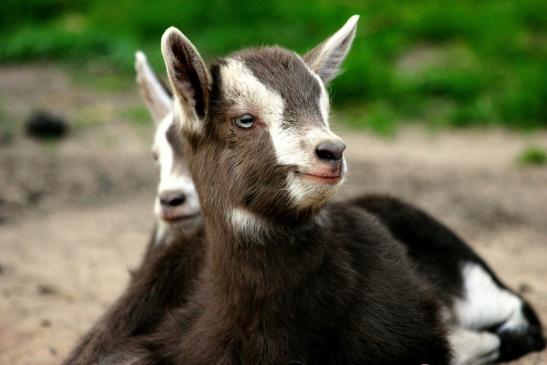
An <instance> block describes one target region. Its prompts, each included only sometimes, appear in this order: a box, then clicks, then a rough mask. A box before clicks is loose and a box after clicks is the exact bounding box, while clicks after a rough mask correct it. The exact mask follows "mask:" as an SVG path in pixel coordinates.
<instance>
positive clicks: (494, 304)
mask: <svg viewBox="0 0 547 365" xmlns="http://www.w3.org/2000/svg"><path fill="white" fill-rule="evenodd" d="M463 278H464V293H463V294H464V295H463V298H457V299H456V300H455V301H454V315H455V320H456V322H457V323H458V324H459V325H461V326H462V327H464V328H469V329H475V330H478V329H482V328H486V327H490V326H493V325H496V324H500V323H502V322H505V323H504V324H503V326H502V328H505V327H506V328H513V329H519V328H525V327H526V326H527V322H526V320H525V319H524V317H523V315H522V309H521V308H522V302H521V300H520V298H518V297H517V296H516V295H514V294H513V293H511V292H509V291H507V290H505V289H503V288H501V287H499V286H498V285H497V284H496V283H495V282H494V280H493V279H492V277H491V276H490V275H489V274H488V273H487V272H486V271H485V270H484V269H483V268H482V267H480V266H479V265H477V264H475V263H467V264H465V266H464V267H463Z"/></svg>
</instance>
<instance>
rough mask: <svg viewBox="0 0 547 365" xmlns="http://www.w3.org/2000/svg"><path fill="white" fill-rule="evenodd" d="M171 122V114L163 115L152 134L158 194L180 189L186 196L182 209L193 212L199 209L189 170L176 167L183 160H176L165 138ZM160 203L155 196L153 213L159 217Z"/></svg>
mask: <svg viewBox="0 0 547 365" xmlns="http://www.w3.org/2000/svg"><path fill="white" fill-rule="evenodd" d="M172 123H173V115H172V114H169V115H168V116H167V117H165V118H164V119H163V120H162V121H161V123H160V124H159V125H158V128H157V129H156V134H155V136H154V145H153V147H152V148H153V150H154V151H155V152H156V154H157V155H158V164H159V167H160V182H159V184H158V196H159V194H161V193H162V192H164V191H180V192H181V193H183V194H184V195H185V197H186V200H185V202H184V206H183V208H184V211H185V212H186V214H195V213H198V212H199V210H200V205H199V200H198V195H197V192H196V189H195V186H194V182H193V181H192V177H191V176H190V171H189V170H188V169H186V168H184V169H183V168H180V166H179V167H178V168H176V167H177V165H182V164H184V163H185V161H178V160H176V158H177V157H176V155H175V152H174V151H173V147H172V146H171V144H170V143H169V141H168V140H167V131H168V130H169V128H170V127H171V124H172ZM160 212H161V205H160V202H159V198H158V197H156V201H155V204H154V213H155V214H156V216H158V217H159V215H160Z"/></svg>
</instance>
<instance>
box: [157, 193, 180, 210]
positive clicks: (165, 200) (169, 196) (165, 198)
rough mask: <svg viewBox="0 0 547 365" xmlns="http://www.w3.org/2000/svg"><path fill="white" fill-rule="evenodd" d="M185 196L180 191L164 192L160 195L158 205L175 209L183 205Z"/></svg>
mask: <svg viewBox="0 0 547 365" xmlns="http://www.w3.org/2000/svg"><path fill="white" fill-rule="evenodd" d="M185 201H186V195H184V193H183V192H180V191H164V192H162V193H160V203H161V205H165V206H168V207H177V206H179V205H182V204H184V202H185Z"/></svg>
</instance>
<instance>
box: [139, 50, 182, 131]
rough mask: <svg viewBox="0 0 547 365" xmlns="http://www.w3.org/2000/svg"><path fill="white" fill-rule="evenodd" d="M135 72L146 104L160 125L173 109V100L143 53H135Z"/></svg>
mask: <svg viewBox="0 0 547 365" xmlns="http://www.w3.org/2000/svg"><path fill="white" fill-rule="evenodd" d="M135 72H136V73H137V78H136V79H137V84H138V85H139V91H140V93H141V96H142V98H143V100H144V103H145V104H146V107H147V108H148V111H150V114H152V118H153V119H154V121H155V122H156V123H160V122H161V121H162V120H163V119H164V118H165V117H166V116H167V115H168V114H169V113H170V112H171V110H172V109H173V100H172V99H171V96H170V95H169V92H168V91H167V90H166V88H165V87H164V85H163V84H162V82H161V81H160V79H158V77H157V76H156V74H155V73H154V71H153V70H152V67H150V64H149V63H148V60H147V58H146V55H145V54H144V53H143V52H141V51H137V53H135Z"/></svg>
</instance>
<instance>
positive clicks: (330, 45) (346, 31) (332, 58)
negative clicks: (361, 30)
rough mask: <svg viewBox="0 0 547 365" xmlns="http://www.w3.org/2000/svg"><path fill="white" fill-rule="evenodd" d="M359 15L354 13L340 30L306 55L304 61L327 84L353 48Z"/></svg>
mask: <svg viewBox="0 0 547 365" xmlns="http://www.w3.org/2000/svg"><path fill="white" fill-rule="evenodd" d="M358 20H359V15H354V16H352V17H351V18H349V20H348V21H347V22H346V24H344V26H343V27H342V28H340V30H338V31H337V32H336V33H334V34H333V35H332V36H330V37H329V38H328V39H326V40H325V41H323V43H321V44H319V45H318V46H317V47H315V48H314V49H312V50H311V51H309V52H308V53H307V54H306V55H305V56H304V61H305V62H306V63H307V64H308V66H309V67H310V68H311V69H312V71H314V72H315V73H316V74H318V75H319V77H321V79H322V80H323V82H324V83H325V84H327V83H328V82H329V81H331V80H332V79H334V78H335V77H336V75H337V74H338V72H339V71H340V65H341V64H342V61H344V58H346V55H347V54H348V52H349V49H350V48H351V43H352V42H353V38H355V31H356V29H357V21H358Z"/></svg>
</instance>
